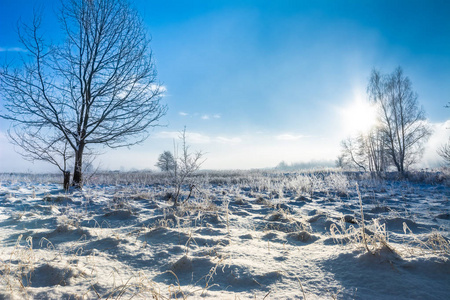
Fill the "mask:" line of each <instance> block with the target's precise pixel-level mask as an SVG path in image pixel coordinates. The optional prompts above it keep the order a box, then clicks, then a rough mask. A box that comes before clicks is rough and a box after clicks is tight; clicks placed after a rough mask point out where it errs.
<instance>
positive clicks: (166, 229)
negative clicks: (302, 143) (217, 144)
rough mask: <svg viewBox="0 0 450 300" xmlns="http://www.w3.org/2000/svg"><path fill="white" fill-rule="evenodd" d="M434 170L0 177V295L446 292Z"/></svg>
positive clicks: (443, 179) (441, 190)
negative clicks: (383, 175)
mask: <svg viewBox="0 0 450 300" xmlns="http://www.w3.org/2000/svg"><path fill="white" fill-rule="evenodd" d="M448 175H449V174H446V173H445V172H441V173H432V174H431V173H417V174H413V176H412V177H411V179H410V180H408V181H406V180H395V179H394V178H388V179H384V180H375V179H372V178H371V177H370V175H368V174H360V173H345V174H344V173H340V172H305V173H293V172H290V173H280V172H271V171H270V172H269V171H267V172H265V171H246V172H243V171H242V172H241V171H235V172H231V171H229V172H203V173H200V174H198V175H196V176H195V177H194V178H190V179H189V180H190V181H189V185H186V187H185V190H184V191H183V193H182V195H181V197H180V198H179V199H178V205H176V206H174V205H173V200H172V198H173V196H172V195H173V194H172V193H173V187H172V186H171V185H170V181H169V179H168V178H166V177H165V176H164V175H163V174H160V173H109V174H97V175H95V176H93V177H91V178H90V179H89V182H88V183H87V184H86V185H85V186H84V188H83V190H71V191H69V192H68V193H64V191H63V190H62V189H61V182H59V181H60V180H61V179H60V178H58V177H52V176H50V175H45V176H37V175H33V176H32V175H22V176H20V175H6V174H4V175H0V226H1V233H0V299H44V298H45V299H96V298H102V299H103V298H106V299H130V298H134V299H170V298H187V299H199V298H206V299H208V298H216V299H249V298H250V299H448V298H447V297H448V295H449V294H450V261H449V258H450V256H449V255H450V248H449V238H450V233H449V229H450V213H449V212H450V202H449V198H450V188H449V176H448ZM388 177H389V176H388ZM189 194H191V195H190V197H189V198H188V195H189ZM187 198H188V199H187ZM186 199H187V200H186Z"/></svg>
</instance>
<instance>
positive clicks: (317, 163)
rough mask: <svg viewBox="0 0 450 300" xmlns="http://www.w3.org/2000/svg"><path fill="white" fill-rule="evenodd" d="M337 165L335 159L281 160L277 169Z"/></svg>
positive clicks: (321, 167) (309, 168)
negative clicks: (293, 161) (288, 161)
mask: <svg viewBox="0 0 450 300" xmlns="http://www.w3.org/2000/svg"><path fill="white" fill-rule="evenodd" d="M334 167H336V162H335V161H333V160H311V161H308V162H296V163H290V164H288V163H286V162H285V161H282V162H280V163H279V164H278V165H277V166H276V167H275V169H276V170H281V171H295V170H311V169H326V168H334Z"/></svg>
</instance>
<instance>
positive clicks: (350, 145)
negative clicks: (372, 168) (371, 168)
mask: <svg viewBox="0 0 450 300" xmlns="http://www.w3.org/2000/svg"><path fill="white" fill-rule="evenodd" d="M341 148H342V150H341V154H340V156H339V157H338V159H339V161H340V164H341V165H343V166H356V167H357V168H358V169H361V170H363V171H366V170H367V157H366V156H365V155H364V152H363V151H361V145H359V140H358V139H357V138H352V137H348V138H347V139H345V140H343V141H342V142H341Z"/></svg>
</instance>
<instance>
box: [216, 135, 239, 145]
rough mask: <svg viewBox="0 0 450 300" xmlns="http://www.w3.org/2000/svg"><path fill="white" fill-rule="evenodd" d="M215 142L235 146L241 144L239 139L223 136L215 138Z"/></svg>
mask: <svg viewBox="0 0 450 300" xmlns="http://www.w3.org/2000/svg"><path fill="white" fill-rule="evenodd" d="M215 141H216V142H218V143H221V144H228V145H230V144H231V145H235V144H239V143H241V142H242V139H241V138H239V137H233V138H226V137H223V136H218V137H216V139H215Z"/></svg>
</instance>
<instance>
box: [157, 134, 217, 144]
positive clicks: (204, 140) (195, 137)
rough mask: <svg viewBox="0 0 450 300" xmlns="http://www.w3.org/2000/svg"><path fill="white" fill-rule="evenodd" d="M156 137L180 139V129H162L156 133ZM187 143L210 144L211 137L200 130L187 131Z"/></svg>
mask: <svg viewBox="0 0 450 300" xmlns="http://www.w3.org/2000/svg"><path fill="white" fill-rule="evenodd" d="M154 137H155V138H159V139H172V140H179V139H180V137H181V132H180V131H161V132H157V133H156V134H155V135H154ZM186 141H187V143H188V144H189V143H192V144H208V143H210V142H211V138H210V137H209V136H207V135H204V134H201V133H198V132H186Z"/></svg>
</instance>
